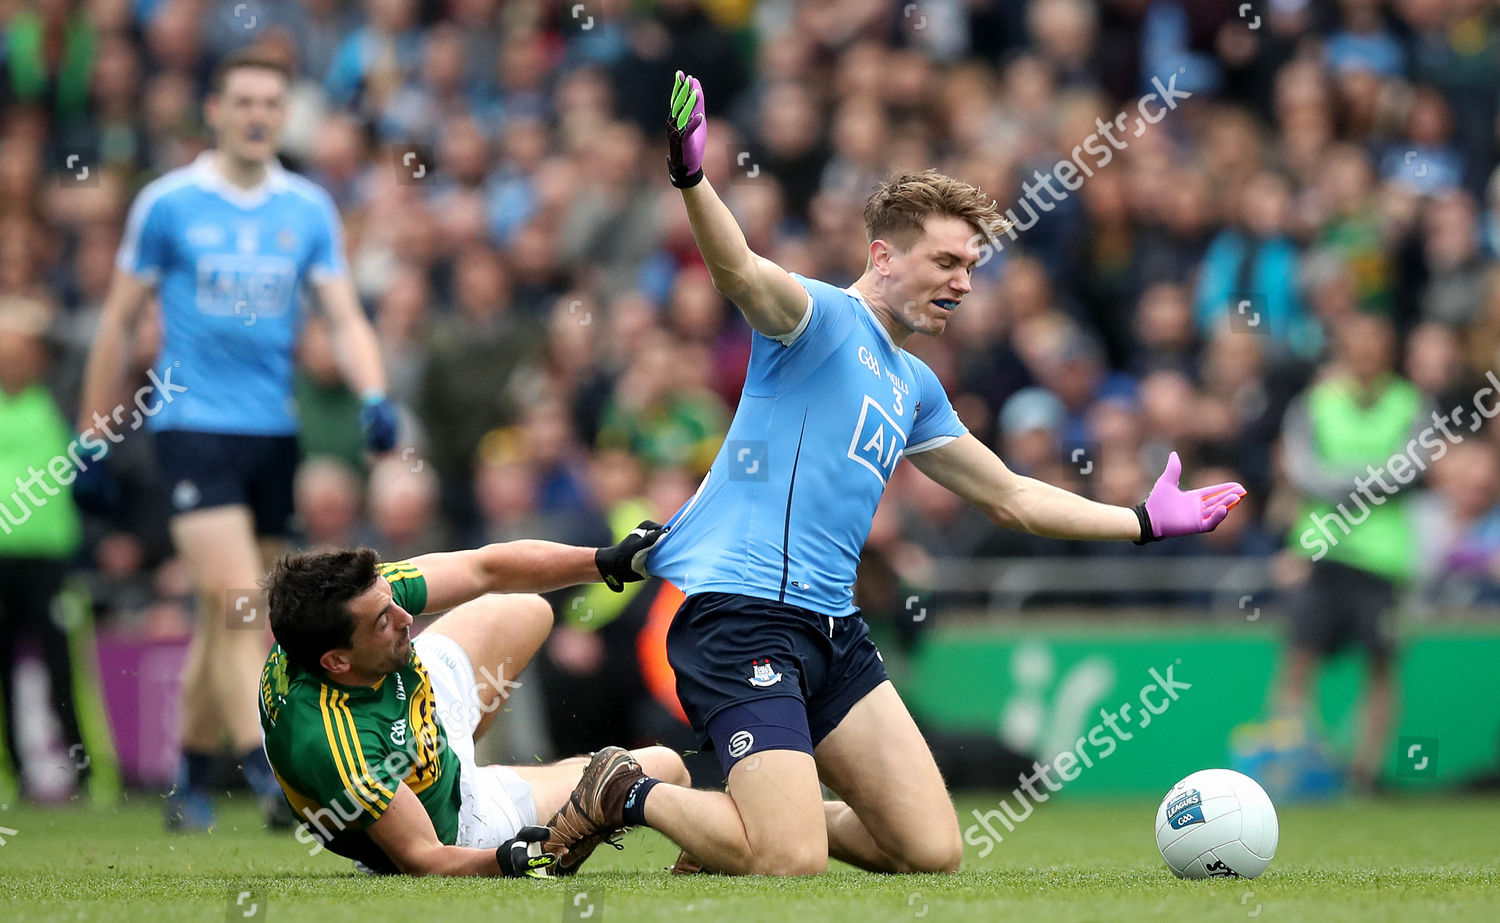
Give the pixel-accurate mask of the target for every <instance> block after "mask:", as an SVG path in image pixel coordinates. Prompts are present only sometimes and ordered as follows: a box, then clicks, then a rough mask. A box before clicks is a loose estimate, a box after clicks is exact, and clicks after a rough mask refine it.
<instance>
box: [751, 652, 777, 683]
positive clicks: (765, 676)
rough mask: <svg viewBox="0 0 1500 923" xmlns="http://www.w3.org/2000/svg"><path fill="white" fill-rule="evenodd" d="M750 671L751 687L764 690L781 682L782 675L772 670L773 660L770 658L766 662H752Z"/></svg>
mask: <svg viewBox="0 0 1500 923" xmlns="http://www.w3.org/2000/svg"><path fill="white" fill-rule="evenodd" d="M750 669H751V674H750V685H752V686H760V687H762V688H764V687H766V686H774V685H776V684H777V683H779V682H781V674H780V673H777V672H776V671H775V670H773V669H771V658H769V657H767V658H766V659H764V660H752V661H750Z"/></svg>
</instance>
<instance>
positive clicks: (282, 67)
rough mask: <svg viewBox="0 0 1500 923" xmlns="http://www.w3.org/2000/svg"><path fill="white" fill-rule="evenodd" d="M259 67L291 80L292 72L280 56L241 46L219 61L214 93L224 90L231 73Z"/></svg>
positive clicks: (215, 70) (215, 73)
mask: <svg viewBox="0 0 1500 923" xmlns="http://www.w3.org/2000/svg"><path fill="white" fill-rule="evenodd" d="M252 67H253V68H259V69H260V70H268V71H275V72H276V73H278V74H280V75H281V79H282V80H286V81H288V82H290V81H291V79H292V75H291V72H290V71H288V70H287V69H286V64H285V63H284V62H282V60H281V59H280V58H277V57H273V56H272V55H269V54H265V53H264V52H261V51H259V50H258V49H255V48H240V49H238V50H236V51H231V52H230V53H229V54H227V55H225V56H224V58H223V59H222V60H221V61H219V64H218V66H217V67H215V68H214V75H213V83H212V84H211V85H212V87H213V93H214V95H215V96H217V95H218V94H220V93H223V92H224V84H225V83H226V82H227V81H228V80H229V75H230V74H231V73H232V72H234V71H237V70H244V69H246V68H252Z"/></svg>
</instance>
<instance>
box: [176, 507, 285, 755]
mask: <svg viewBox="0 0 1500 923" xmlns="http://www.w3.org/2000/svg"><path fill="white" fill-rule="evenodd" d="M171 531H172V541H173V544H174V545H175V546H176V548H177V553H178V554H179V555H181V556H182V558H183V560H185V561H186V562H187V565H188V568H189V570H190V571H191V572H192V574H193V580H194V583H195V584H196V587H197V594H198V624H197V627H196V630H195V631H194V636H193V644H192V647H191V648H190V649H189V654H188V663H187V666H186V668H185V670H184V673H183V684H182V706H183V708H182V742H183V748H184V749H185V750H191V751H197V752H201V753H211V752H214V751H217V750H218V749H219V747H220V745H221V744H222V742H223V738H224V735H225V734H226V733H227V734H228V735H229V737H230V740H231V743H232V744H233V745H234V749H235V752H236V753H240V752H244V751H245V750H247V749H250V748H252V747H258V746H259V745H260V718H259V716H258V714H257V711H256V702H255V697H256V686H257V680H258V679H259V677H260V671H261V668H262V667H263V666H264V665H265V660H266V651H267V650H268V646H267V643H266V638H265V621H263V619H264V618H265V614H264V612H262V611H259V610H257V614H256V615H255V617H253V618H250V619H248V620H247V621H246V622H245V624H244V627H238V626H236V627H233V628H231V627H230V626H229V624H228V622H227V618H228V614H227V599H228V595H229V591H230V590H236V591H244V592H245V593H247V594H253V593H254V592H255V591H256V587H257V584H258V582H259V580H260V577H261V574H262V573H263V571H262V569H261V560H260V549H259V548H258V547H257V545H256V541H255V530H254V526H253V525H252V523H251V518H250V510H249V509H248V508H247V507H245V506H243V505H229V506H216V507H211V508H209V509H202V510H194V511H193V512H190V513H182V514H179V515H177V516H174V517H172V521H171ZM252 598H254V597H252ZM263 608H264V607H260V609H263ZM244 611H245V613H246V614H248V613H249V611H250V610H249V608H248V607H247V608H246V609H245V610H244Z"/></svg>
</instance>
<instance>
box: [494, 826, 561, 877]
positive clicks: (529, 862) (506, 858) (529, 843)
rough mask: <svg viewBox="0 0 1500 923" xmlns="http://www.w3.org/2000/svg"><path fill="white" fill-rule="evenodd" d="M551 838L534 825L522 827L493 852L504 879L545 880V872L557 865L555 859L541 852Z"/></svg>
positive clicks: (543, 829)
mask: <svg viewBox="0 0 1500 923" xmlns="http://www.w3.org/2000/svg"><path fill="white" fill-rule="evenodd" d="M549 836H551V834H550V833H548V831H547V828H546V827H540V826H537V825H536V824H531V825H530V826H526V827H522V828H521V829H520V830H518V831H516V835H515V836H513V837H511V838H510V839H508V840H506V841H505V842H504V843H501V844H500V846H499V848H497V849H496V850H495V860H496V861H497V862H499V863H500V872H501V873H502V874H503V875H505V877H506V878H547V877H550V874H551V873H549V872H548V871H547V870H548V869H550V868H552V866H554V865H556V864H557V857H556V856H554V855H552V854H551V853H545V852H542V844H543V843H545V842H546V841H547V837H549Z"/></svg>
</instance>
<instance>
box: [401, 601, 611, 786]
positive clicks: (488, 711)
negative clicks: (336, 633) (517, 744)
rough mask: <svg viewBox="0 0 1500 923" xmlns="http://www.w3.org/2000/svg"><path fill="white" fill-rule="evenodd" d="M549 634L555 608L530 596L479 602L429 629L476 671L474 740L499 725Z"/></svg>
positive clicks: (456, 609) (466, 605)
mask: <svg viewBox="0 0 1500 923" xmlns="http://www.w3.org/2000/svg"><path fill="white" fill-rule="evenodd" d="M551 630H552V606H551V605H549V604H548V603H547V601H546V600H545V599H543V598H541V597H540V596H534V595H531V594H527V593H508V594H505V593H490V594H488V595H485V596H481V597H479V598H478V599H474V600H470V601H469V602H466V603H464V604H463V605H461V606H456V607H454V608H453V609H452V610H451V611H449V612H448V613H447V614H446V615H443V616H440V617H439V618H438V620H437V621H435V622H433V623H432V625H431V626H429V627H428V628H427V631H431V632H436V633H437V634H440V635H443V636H445V637H448V638H451V639H452V640H453V641H454V642H456V643H457V644H458V646H459V647H461V648H463V652H464V653H465V654H466V655H468V658H469V664H470V665H471V666H472V667H473V668H474V678H473V683H474V689H475V691H476V693H477V696H478V702H477V704H478V706H479V715H480V717H479V724H478V726H477V727H475V729H474V739H475V740H478V739H479V738H480V737H482V736H484V732H485V731H487V730H489V728H490V725H492V724H494V723H495V715H497V714H499V712H500V709H501V708H502V706H503V705H504V702H505V700H506V699H507V698H509V697H510V693H511V690H512V689H514V688H515V687H516V686H517V685H519V683H518V682H517V680H516V677H518V676H520V674H521V671H522V670H524V669H526V665H527V664H528V663H530V662H531V658H532V657H533V656H535V654H536V652H537V650H538V649H539V648H540V647H541V646H542V642H543V641H545V640H547V633H548V632H550V631H551ZM580 771H581V767H580ZM573 781H574V782H575V783H576V782H577V781H578V780H577V779H574V780H573ZM570 788H571V786H570Z"/></svg>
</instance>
